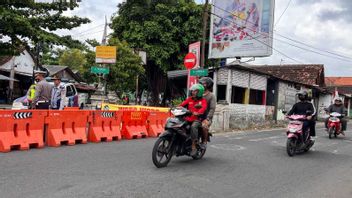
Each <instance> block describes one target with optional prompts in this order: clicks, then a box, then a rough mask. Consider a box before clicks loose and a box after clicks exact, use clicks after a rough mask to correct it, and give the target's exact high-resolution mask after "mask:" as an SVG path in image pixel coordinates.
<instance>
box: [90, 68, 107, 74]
mask: <svg viewBox="0 0 352 198" xmlns="http://www.w3.org/2000/svg"><path fill="white" fill-rule="evenodd" d="M109 72H110V69H109V68H104V67H91V68H90V73H93V74H109Z"/></svg>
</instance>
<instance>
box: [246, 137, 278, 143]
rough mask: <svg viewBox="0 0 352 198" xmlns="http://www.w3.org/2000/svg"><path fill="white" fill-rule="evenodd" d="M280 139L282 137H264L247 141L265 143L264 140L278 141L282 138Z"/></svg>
mask: <svg viewBox="0 0 352 198" xmlns="http://www.w3.org/2000/svg"><path fill="white" fill-rule="evenodd" d="M282 137H283V136H271V137H265V138H256V139H250V140H248V141H250V142H260V141H265V140H272V139H279V138H282Z"/></svg>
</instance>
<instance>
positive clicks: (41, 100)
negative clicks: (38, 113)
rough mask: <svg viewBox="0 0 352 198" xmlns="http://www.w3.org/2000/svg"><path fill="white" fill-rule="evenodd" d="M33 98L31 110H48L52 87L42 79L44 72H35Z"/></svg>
mask: <svg viewBox="0 0 352 198" xmlns="http://www.w3.org/2000/svg"><path fill="white" fill-rule="evenodd" d="M34 73H35V81H37V82H38V83H37V85H36V87H35V97H34V99H33V102H32V108H33V109H49V106H50V98H51V90H52V85H50V84H49V83H48V82H47V81H46V80H45V78H44V76H45V74H46V72H44V71H40V70H39V71H38V70H37V71H35V72H34Z"/></svg>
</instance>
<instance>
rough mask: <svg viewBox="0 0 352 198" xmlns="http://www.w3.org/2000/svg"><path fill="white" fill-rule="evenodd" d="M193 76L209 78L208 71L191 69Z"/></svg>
mask: <svg viewBox="0 0 352 198" xmlns="http://www.w3.org/2000/svg"><path fill="white" fill-rule="evenodd" d="M190 75H191V76H208V70H207V69H191V71H190Z"/></svg>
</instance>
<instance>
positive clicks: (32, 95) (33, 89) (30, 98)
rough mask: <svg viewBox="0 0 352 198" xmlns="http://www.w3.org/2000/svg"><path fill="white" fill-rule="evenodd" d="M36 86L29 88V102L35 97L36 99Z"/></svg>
mask: <svg viewBox="0 0 352 198" xmlns="http://www.w3.org/2000/svg"><path fill="white" fill-rule="evenodd" d="M35 86H36V85H31V86H30V87H29V96H28V99H29V100H33V99H34V97H35Z"/></svg>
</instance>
